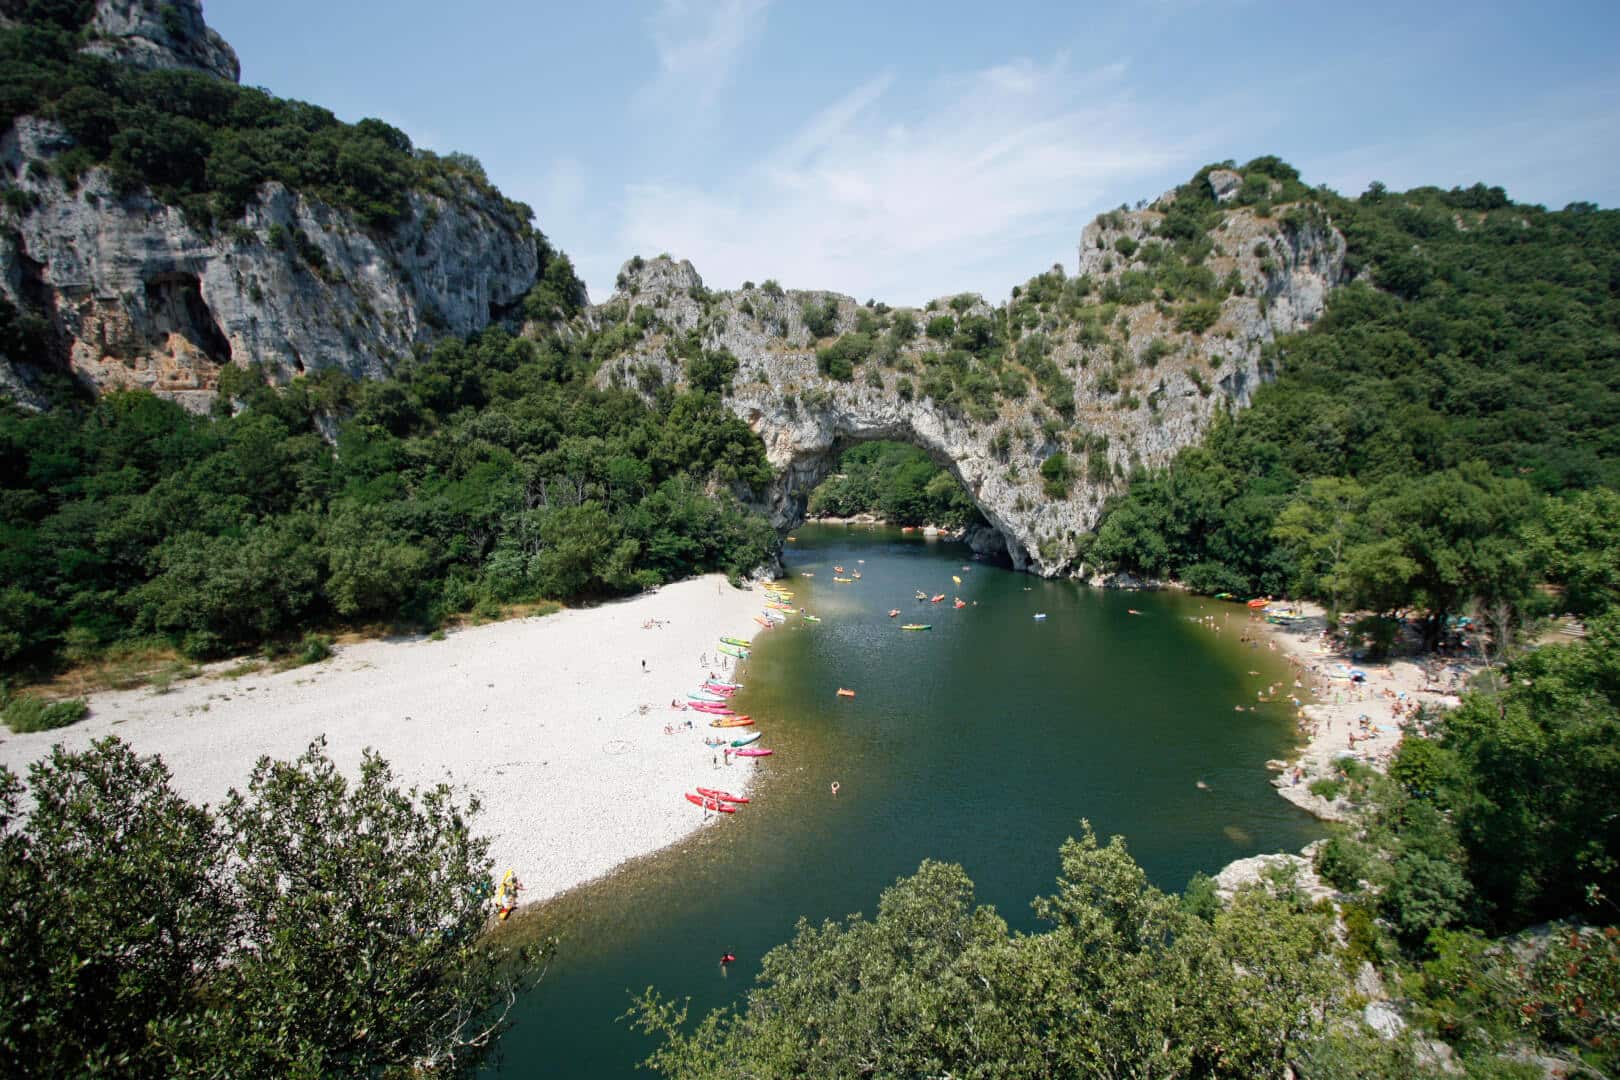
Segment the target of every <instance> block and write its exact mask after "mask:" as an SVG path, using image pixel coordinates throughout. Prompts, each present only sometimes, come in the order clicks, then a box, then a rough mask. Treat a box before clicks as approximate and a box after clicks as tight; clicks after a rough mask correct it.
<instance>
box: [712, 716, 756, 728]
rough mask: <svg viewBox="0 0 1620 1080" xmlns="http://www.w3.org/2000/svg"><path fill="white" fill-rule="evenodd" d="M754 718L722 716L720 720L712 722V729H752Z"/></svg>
mask: <svg viewBox="0 0 1620 1080" xmlns="http://www.w3.org/2000/svg"><path fill="white" fill-rule="evenodd" d="M753 723H754V718H753V717H751V716H722V717H721V718H720V719H718V720H710V721H709V726H710V727H751V726H753Z"/></svg>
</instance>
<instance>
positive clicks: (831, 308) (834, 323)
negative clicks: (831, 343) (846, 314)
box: [800, 300, 838, 338]
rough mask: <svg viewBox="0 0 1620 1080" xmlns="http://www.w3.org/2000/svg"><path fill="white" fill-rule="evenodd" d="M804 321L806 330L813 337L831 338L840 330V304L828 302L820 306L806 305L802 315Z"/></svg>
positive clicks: (833, 301) (834, 301)
mask: <svg viewBox="0 0 1620 1080" xmlns="http://www.w3.org/2000/svg"><path fill="white" fill-rule="evenodd" d="M800 314H801V316H802V317H803V319H804V328H805V329H806V330H808V331H810V336H811V337H817V338H824V337H830V336H831V335H832V333H833V331H835V330H837V329H838V302H837V301H836V300H827V301H824V302H823V303H820V304H806V305H804V310H803V311H802V312H801V313H800Z"/></svg>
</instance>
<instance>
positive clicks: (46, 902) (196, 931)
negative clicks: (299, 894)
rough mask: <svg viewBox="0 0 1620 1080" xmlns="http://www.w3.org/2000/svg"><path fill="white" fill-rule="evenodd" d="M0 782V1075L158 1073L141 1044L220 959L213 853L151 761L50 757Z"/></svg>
mask: <svg viewBox="0 0 1620 1080" xmlns="http://www.w3.org/2000/svg"><path fill="white" fill-rule="evenodd" d="M22 791H23V788H22V784H21V783H20V782H19V781H18V780H17V777H16V776H15V775H14V774H13V773H11V772H10V770H7V769H0V1060H4V1061H9V1062H11V1063H13V1066H17V1065H18V1064H19V1063H22V1062H26V1063H27V1070H28V1072H29V1073H30V1074H31V1075H35V1076H79V1075H85V1074H87V1073H97V1072H103V1071H107V1072H116V1073H118V1074H120V1075H125V1076H165V1075H168V1074H169V1072H170V1069H169V1063H168V1058H167V1054H166V1052H165V1050H164V1048H163V1047H162V1046H161V1045H160V1044H158V1043H156V1042H154V1040H153V1033H154V1030H157V1029H161V1028H164V1027H165V1026H166V1025H168V1024H170V1023H172V1022H173V1021H174V1019H175V1018H176V1017H177V1016H181V1015H184V1014H186V1013H187V1012H188V1011H189V1010H191V1009H192V1008H194V1007H195V1002H196V999H195V990H196V987H197V985H198V984H199V983H200V982H202V981H203V980H204V979H206V978H207V977H208V976H209V975H211V974H212V973H213V972H214V971H215V970H216V968H217V966H218V965H219V963H220V962H221V961H222V959H224V957H225V956H226V955H227V948H228V945H229V943H230V942H231V940H232V938H233V936H234V933H235V930H236V919H235V908H234V905H233V903H232V897H231V893H230V889H229V885H228V882H227V876H226V869H225V867H226V863H225V854H226V845H225V841H224V837H223V836H222V835H221V834H220V833H219V831H218V830H217V829H216V828H215V825H214V821H213V819H212V817H211V815H210V814H209V813H208V812H207V811H206V810H204V809H202V808H199V807H195V806H192V805H190V804H188V803H187V802H185V800H183V799H181V798H180V797H179V796H178V795H176V794H175V793H174V791H173V790H172V789H171V788H170V786H169V771H168V769H167V768H165V767H164V765H163V763H162V762H161V761H159V760H157V759H156V758H139V757H137V756H136V755H135V753H134V752H133V751H132V750H130V748H129V747H128V746H127V745H125V744H124V743H121V742H119V741H118V740H117V739H111V738H109V739H103V740H101V741H98V742H96V743H95V744H94V745H92V746H91V748H90V749H88V750H84V751H77V752H75V751H68V750H65V749H63V748H62V747H61V746H60V745H58V746H56V747H55V748H53V749H52V751H51V753H50V755H49V756H48V757H47V758H45V759H44V760H42V761H39V762H37V763H35V764H34V765H33V766H32V768H31V769H30V772H29V781H28V794H29V796H30V797H31V799H32V803H33V805H32V808H31V809H30V811H29V812H28V816H27V819H26V821H23V820H21V819H20V818H19V811H18V807H19V805H20V796H21V795H22Z"/></svg>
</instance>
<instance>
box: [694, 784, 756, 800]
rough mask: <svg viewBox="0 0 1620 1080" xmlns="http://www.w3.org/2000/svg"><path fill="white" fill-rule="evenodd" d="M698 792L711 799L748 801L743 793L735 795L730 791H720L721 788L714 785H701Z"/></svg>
mask: <svg viewBox="0 0 1620 1080" xmlns="http://www.w3.org/2000/svg"><path fill="white" fill-rule="evenodd" d="M697 793H698V794H699V795H706V796H708V797H709V798H711V799H719V800H720V801H721V802H729V803H746V802H747V801H748V799H747V798H746V797H744V796H742V795H733V794H732V793H731V792H729V791H720V790H719V789H717V788H712V787H700V788H698V789H697Z"/></svg>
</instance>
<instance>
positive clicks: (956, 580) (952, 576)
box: [951, 574, 962, 585]
mask: <svg viewBox="0 0 1620 1080" xmlns="http://www.w3.org/2000/svg"><path fill="white" fill-rule="evenodd" d="M951 580H952V581H954V582H956V583H957V584H958V585H960V584H962V579H961V578H959V577H957V576H956V575H955V574H952V575H951Z"/></svg>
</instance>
